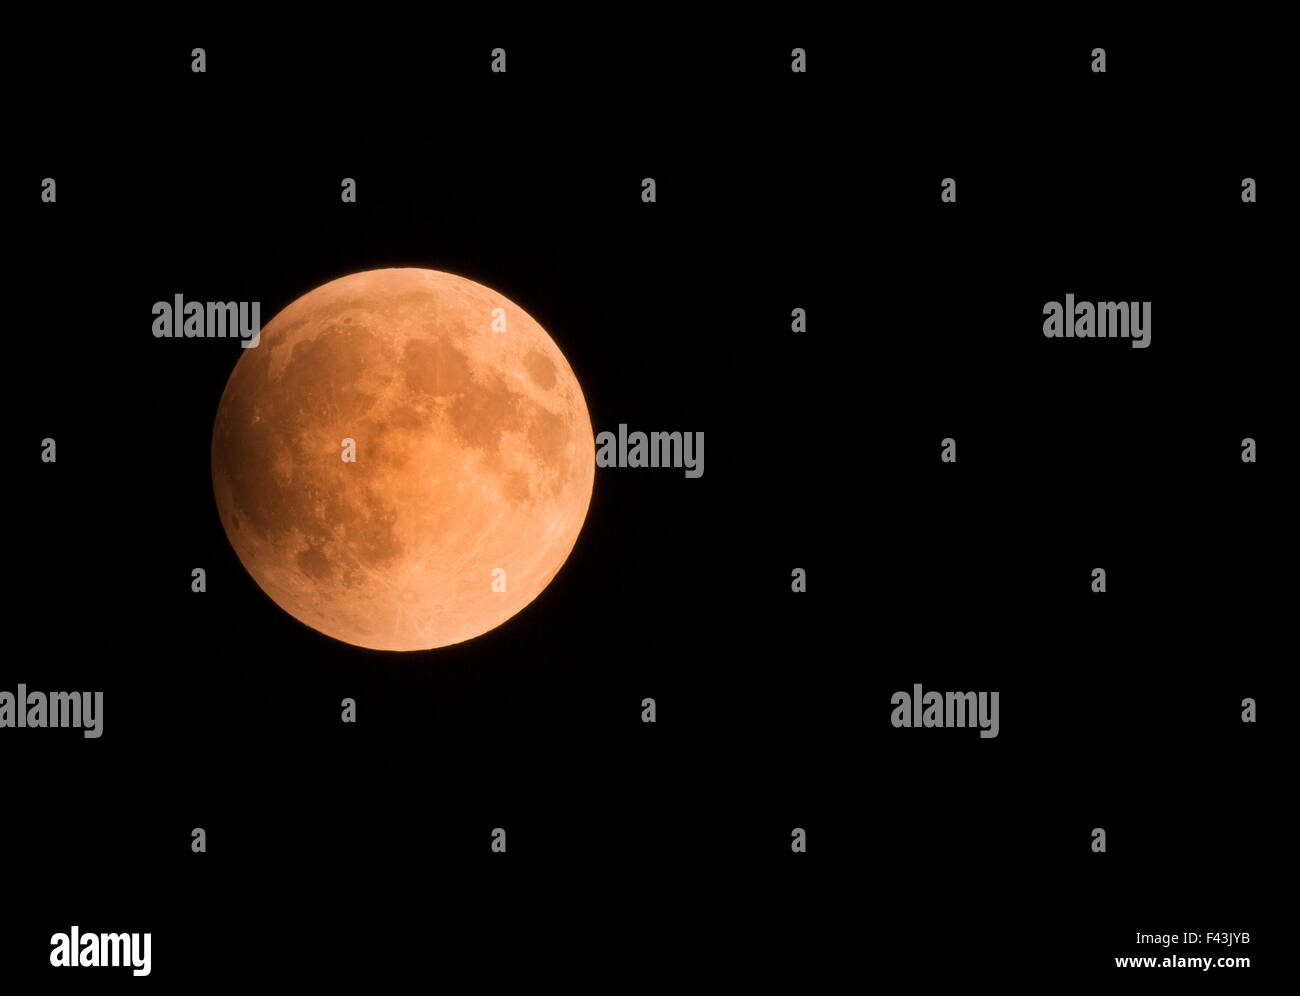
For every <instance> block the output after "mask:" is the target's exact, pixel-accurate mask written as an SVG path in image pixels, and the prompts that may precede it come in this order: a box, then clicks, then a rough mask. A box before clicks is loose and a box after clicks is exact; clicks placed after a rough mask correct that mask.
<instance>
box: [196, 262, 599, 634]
mask: <svg viewBox="0 0 1300 996" xmlns="http://www.w3.org/2000/svg"><path fill="white" fill-rule="evenodd" d="M348 441H351V442H352V444H353V445H352V450H353V456H354V459H353V460H348V459H345V457H347V455H348ZM594 477H595V443H594V440H593V438H592V431H591V419H590V417H589V415H588V413H587V403H586V399H585V398H584V397H583V394H582V389H581V387H579V385H578V380H577V378H576V377H575V376H574V374H573V371H572V370H571V369H570V368H569V364H568V362H567V361H566V360H565V358H564V356H563V354H562V353H561V352H560V350H559V347H558V346H556V345H555V343H554V341H552V339H551V337H550V336H549V335H548V334H547V333H546V331H545V330H544V329H543V328H542V327H541V326H540V325H539V324H538V323H537V322H536V321H534V320H533V319H532V318H531V317H530V316H529V315H528V313H527V312H525V311H524V310H523V309H522V308H520V307H519V305H517V304H515V303H514V302H513V301H510V300H509V299H507V298H505V297H503V296H502V295H501V294H498V293H497V292H496V291H494V290H491V289H490V288H488V287H484V286H483V285H482V284H478V283H475V282H474V281H472V280H467V279H465V278H464V277H460V276H457V275H455V274H452V273H444V272H441V271H439V270H426V269H407V268H402V269H384V270H367V271H365V272H361V273H353V274H351V275H349V276H346V277H341V278H339V279H338V280H332V281H330V282H329V283H327V284H323V285H322V286H320V287H317V288H316V289H315V290H313V291H310V292H308V293H307V294H304V295H303V296H302V297H300V298H298V299H297V300H296V301H294V302H293V303H292V304H290V305H289V306H288V307H287V308H285V309H284V310H283V311H281V312H280V313H279V314H278V315H276V316H275V317H274V318H273V319H272V320H271V321H270V322H269V323H268V324H267V325H266V326H265V327H264V328H263V329H262V334H261V340H260V344H259V345H258V346H256V347H255V348H251V349H244V350H242V351H241V354H240V358H239V360H238V362H237V363H236V364H235V368H234V370H233V371H232V372H231V374H230V379H229V381H228V382H227V383H226V388H225V391H224V392H223V393H222V395H221V402H220V405H219V406H218V408H217V416H216V422H215V425H214V427H213V431H212V487H213V492H214V494H215V497H216V504H217V511H218V514H219V515H220V517H221V525H222V527H223V528H224V529H225V531H226V536H227V537H228V538H229V540H230V543H231V546H233V547H234V550H235V554H236V556H238V557H239V560H240V562H241V563H242V564H243V565H244V567H245V568H246V569H247V570H248V573H249V574H250V575H252V577H253V580H254V581H256V582H257V584H258V585H259V586H260V587H261V589H262V590H263V591H264V592H266V594H267V595H269V596H270V597H271V599H272V601H274V602H275V603H276V604H277V605H279V606H280V608H282V609H284V610H285V611H286V612H288V613H289V614H290V615H292V616H294V617H295V618H296V619H298V620H299V621H301V622H303V623H305V624H306V625H308V626H310V627H312V628H313V629H316V630H319V631H320V632H322V633H325V634H326V635H328V636H331V637H334V638H335V639H337V640H342V641H343V642H345V643H350V644H353V645H355V646H359V647H367V648H370V649H373V650H431V649H433V648H436V647H445V646H448V645H450V644H453V643H460V642H462V641H464V640H469V639H473V638H474V637H476V636H480V635H481V634H483V633H486V632H487V631H488V630H490V629H493V628H495V627H497V626H499V625H501V624H502V623H503V622H505V621H506V620H508V619H509V618H511V617H512V616H514V615H515V614H516V613H517V612H519V611H520V610H521V609H523V608H524V606H526V605H528V603H529V602H531V601H532V600H533V599H535V598H536V597H537V596H538V595H539V594H540V593H541V592H542V590H543V589H544V588H545V587H546V586H547V584H549V583H550V581H551V579H552V578H553V577H554V576H555V575H556V573H557V572H558V571H559V570H560V568H561V567H562V566H563V564H564V562H565V560H566V559H567V558H568V556H569V553H570V551H571V550H572V549H573V545H574V543H575V542H576V541H577V538H578V533H579V531H580V530H581V529H582V524H583V521H584V520H585V518H586V515H587V508H588V505H589V504H590V501H591V490H592V484H593V480H594Z"/></svg>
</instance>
